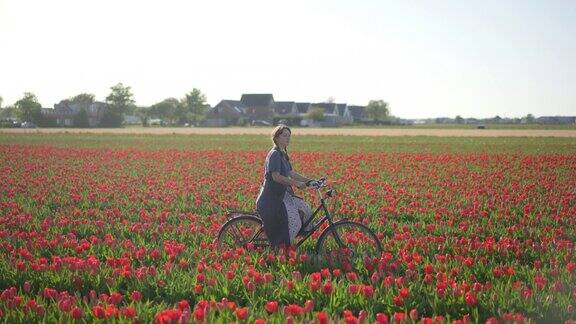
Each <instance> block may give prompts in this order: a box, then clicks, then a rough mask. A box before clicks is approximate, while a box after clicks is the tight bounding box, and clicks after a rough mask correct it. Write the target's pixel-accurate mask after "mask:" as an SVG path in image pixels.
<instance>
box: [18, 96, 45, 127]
mask: <svg viewBox="0 0 576 324" xmlns="http://www.w3.org/2000/svg"><path fill="white" fill-rule="evenodd" d="M15 106H16V109H17V110H18V114H19V116H20V118H21V119H22V120H23V121H27V122H33V123H36V124H40V123H41V122H42V105H40V103H39V102H38V98H36V95H35V94H33V93H31V92H25V93H24V97H23V98H22V99H20V100H18V101H16V103H15Z"/></svg>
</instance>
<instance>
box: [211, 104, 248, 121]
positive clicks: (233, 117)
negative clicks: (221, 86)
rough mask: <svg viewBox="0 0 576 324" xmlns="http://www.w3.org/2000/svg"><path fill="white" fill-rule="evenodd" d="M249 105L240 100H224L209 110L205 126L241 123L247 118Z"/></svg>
mask: <svg viewBox="0 0 576 324" xmlns="http://www.w3.org/2000/svg"><path fill="white" fill-rule="evenodd" d="M246 110H247V107H246V106H244V104H243V103H242V102H241V101H238V100H222V101H220V102H219V103H218V104H217V105H216V106H214V107H213V108H211V109H210V110H208V113H207V114H206V118H205V119H204V122H203V124H204V125H205V126H213V127H218V126H226V125H235V124H240V123H242V121H243V120H244V119H245V116H246Z"/></svg>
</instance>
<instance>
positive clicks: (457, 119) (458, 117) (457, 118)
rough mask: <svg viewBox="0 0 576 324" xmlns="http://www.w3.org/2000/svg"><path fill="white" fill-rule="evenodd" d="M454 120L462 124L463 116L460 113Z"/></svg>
mask: <svg viewBox="0 0 576 324" xmlns="http://www.w3.org/2000/svg"><path fill="white" fill-rule="evenodd" d="M454 120H455V121H456V124H464V118H462V116H460V115H458V116H456V118H454Z"/></svg>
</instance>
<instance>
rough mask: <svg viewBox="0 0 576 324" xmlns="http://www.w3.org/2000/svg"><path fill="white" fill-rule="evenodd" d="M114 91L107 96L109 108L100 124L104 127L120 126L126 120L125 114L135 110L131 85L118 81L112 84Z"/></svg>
mask: <svg viewBox="0 0 576 324" xmlns="http://www.w3.org/2000/svg"><path fill="white" fill-rule="evenodd" d="M110 89H112V92H111V93H110V95H108V97H106V103H107V104H108V109H107V110H106V112H105V113H104V116H102V121H100V125H101V126H104V127H120V126H122V121H123V120H124V114H126V113H129V112H130V111H133V110H134V108H135V105H134V103H135V101H134V95H133V94H132V91H131V90H130V87H128V86H124V85H123V84H122V83H118V84H117V85H115V86H112V87H111V88H110Z"/></svg>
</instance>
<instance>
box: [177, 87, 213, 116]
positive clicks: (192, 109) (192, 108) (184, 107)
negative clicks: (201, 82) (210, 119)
mask: <svg viewBox="0 0 576 324" xmlns="http://www.w3.org/2000/svg"><path fill="white" fill-rule="evenodd" d="M179 108H180V109H179V111H178V118H179V121H180V123H187V122H190V123H192V124H193V125H197V124H198V122H199V121H200V120H202V119H203V118H204V116H205V115H206V112H208V108H209V106H208V104H207V103H206V96H205V95H204V94H202V92H201V91H200V89H197V88H194V89H192V91H190V92H189V93H187V94H186V96H185V97H184V98H182V100H181V105H180V107H179Z"/></svg>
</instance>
